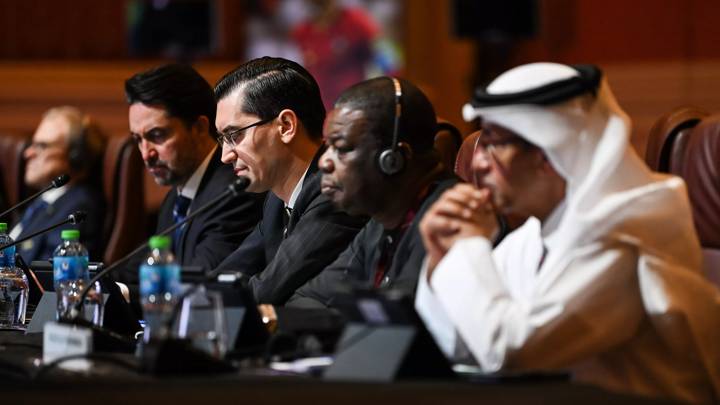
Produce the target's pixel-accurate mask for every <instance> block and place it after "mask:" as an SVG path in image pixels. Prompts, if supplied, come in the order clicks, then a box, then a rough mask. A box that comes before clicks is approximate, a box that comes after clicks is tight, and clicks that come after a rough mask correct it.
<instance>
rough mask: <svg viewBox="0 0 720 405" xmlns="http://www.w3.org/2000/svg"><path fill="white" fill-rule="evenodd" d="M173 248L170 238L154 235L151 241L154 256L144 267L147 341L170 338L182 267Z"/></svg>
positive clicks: (142, 285)
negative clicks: (170, 325)
mask: <svg viewBox="0 0 720 405" xmlns="http://www.w3.org/2000/svg"><path fill="white" fill-rule="evenodd" d="M170 246H171V240H170V237H169V236H153V237H152V238H150V249H151V252H150V255H149V256H148V257H147V259H146V260H145V262H144V263H143V264H142V265H141V266H140V303H141V304H142V308H143V316H144V317H145V332H144V336H143V340H144V341H145V342H149V341H150V340H151V339H152V340H156V339H163V338H165V337H167V336H168V333H169V330H168V326H167V323H168V321H169V318H170V316H172V312H173V308H174V307H175V305H176V303H177V299H178V295H179V293H180V266H178V264H177V263H176V262H175V256H173V254H172V252H171V251H170Z"/></svg>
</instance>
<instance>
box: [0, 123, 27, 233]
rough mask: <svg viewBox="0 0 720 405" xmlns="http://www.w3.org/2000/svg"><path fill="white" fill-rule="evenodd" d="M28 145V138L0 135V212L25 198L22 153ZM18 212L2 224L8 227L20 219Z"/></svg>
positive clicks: (7, 134)
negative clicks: (6, 223) (0, 199)
mask: <svg viewBox="0 0 720 405" xmlns="http://www.w3.org/2000/svg"><path fill="white" fill-rule="evenodd" d="M29 144H30V137H29V136H25V135H19V134H11V133H3V134H0V177H1V178H0V180H1V181H0V195H1V196H2V201H0V211H5V210H6V209H8V208H10V207H11V206H13V205H15V204H17V203H18V202H20V200H22V198H23V197H25V193H26V188H25V180H24V173H25V159H24V158H23V152H24V151H25V148H27V147H28V145H29ZM20 213H22V210H21V211H20V212H14V213H12V214H10V215H8V216H6V217H5V218H0V221H2V222H8V223H9V224H11V225H10V227H12V224H13V223H15V222H17V221H18V219H19V218H20Z"/></svg>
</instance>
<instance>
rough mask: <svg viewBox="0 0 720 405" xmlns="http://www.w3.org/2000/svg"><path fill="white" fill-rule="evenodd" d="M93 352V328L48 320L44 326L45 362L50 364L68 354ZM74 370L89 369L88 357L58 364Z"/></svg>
mask: <svg viewBox="0 0 720 405" xmlns="http://www.w3.org/2000/svg"><path fill="white" fill-rule="evenodd" d="M90 352H92V330H90V329H87V328H82V327H77V326H74V325H65V324H60V323H57V322H48V323H46V324H45V326H44V328H43V363H45V364H50V363H52V362H54V361H56V360H58V359H61V358H63V357H67V356H83V355H87V354H90ZM58 367H59V368H64V369H67V370H72V371H87V370H88V369H89V368H90V362H89V361H88V360H87V359H81V358H78V359H72V360H67V361H64V362H62V363H61V364H59V365H58Z"/></svg>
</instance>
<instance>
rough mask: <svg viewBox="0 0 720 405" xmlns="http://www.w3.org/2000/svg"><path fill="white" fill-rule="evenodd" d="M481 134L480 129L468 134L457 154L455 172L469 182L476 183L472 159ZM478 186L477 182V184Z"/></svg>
mask: <svg viewBox="0 0 720 405" xmlns="http://www.w3.org/2000/svg"><path fill="white" fill-rule="evenodd" d="M479 136H480V131H475V132H473V133H471V134H470V135H468V136H467V137H466V138H465V140H464V141H463V143H462V145H460V150H458V153H457V156H456V158H455V165H454V167H455V174H457V175H458V176H459V177H460V178H461V179H463V180H465V181H466V182H468V183H473V184H475V179H474V177H473V174H472V167H471V166H472V159H473V154H474V152H475V145H476V143H477V139H478V137H479ZM475 185H476V186H477V184H475Z"/></svg>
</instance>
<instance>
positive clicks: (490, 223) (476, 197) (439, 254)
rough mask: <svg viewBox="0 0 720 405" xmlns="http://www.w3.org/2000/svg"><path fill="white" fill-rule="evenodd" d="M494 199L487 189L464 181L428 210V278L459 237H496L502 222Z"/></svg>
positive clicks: (424, 231) (424, 226)
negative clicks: (497, 213) (493, 202)
mask: <svg viewBox="0 0 720 405" xmlns="http://www.w3.org/2000/svg"><path fill="white" fill-rule="evenodd" d="M491 198H492V196H491V193H490V190H489V189H487V188H484V189H478V188H476V187H474V186H473V185H471V184H467V183H460V184H457V185H455V186H454V187H453V188H451V189H449V190H447V191H445V192H444V193H443V195H442V196H440V198H439V199H438V200H437V201H436V202H435V203H434V204H433V205H432V206H431V207H430V209H429V210H428V211H427V212H426V213H425V215H424V216H423V219H422V221H420V234H421V236H422V239H423V244H424V245H425V250H426V251H427V260H428V279H429V278H430V275H431V274H432V270H433V269H434V268H435V266H436V265H437V264H438V262H440V260H441V259H442V258H443V257H444V256H445V254H446V253H447V252H448V250H450V248H451V247H452V245H453V244H454V243H455V242H456V241H457V240H458V239H461V238H469V237H474V236H482V237H485V238H488V239H490V240H492V239H493V238H494V236H495V235H496V234H497V231H498V229H499V225H498V222H497V216H496V214H495V209H494V207H493V204H492V199H491Z"/></svg>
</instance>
